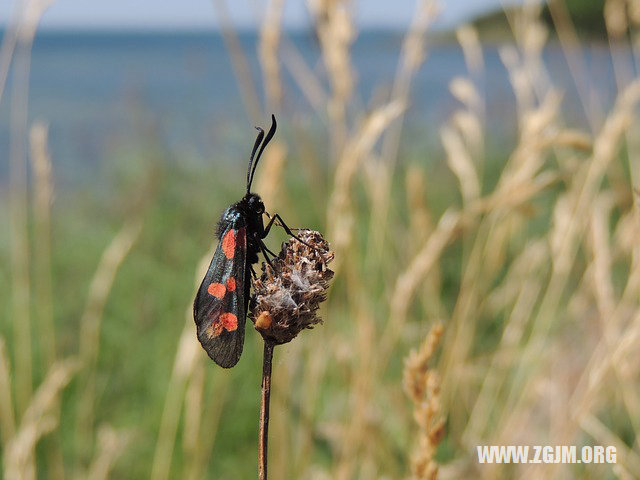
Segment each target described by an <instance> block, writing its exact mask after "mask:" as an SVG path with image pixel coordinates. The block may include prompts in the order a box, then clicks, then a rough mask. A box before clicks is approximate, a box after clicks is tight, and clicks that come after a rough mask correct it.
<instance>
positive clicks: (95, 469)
mask: <svg viewBox="0 0 640 480" xmlns="http://www.w3.org/2000/svg"><path fill="white" fill-rule="evenodd" d="M130 436H131V435H130V434H129V433H128V432H118V431H117V430H115V429H114V428H113V427H111V426H109V425H103V426H101V427H100V428H99V429H98V451H97V452H96V456H95V458H94V459H93V461H92V462H91V465H90V466H89V470H88V472H87V478H91V479H92V480H107V479H108V478H109V474H110V472H111V469H112V468H113V465H114V464H115V462H116V460H117V459H118V457H119V456H120V455H121V454H122V452H124V450H125V449H126V448H127V444H128V443H129V441H130Z"/></svg>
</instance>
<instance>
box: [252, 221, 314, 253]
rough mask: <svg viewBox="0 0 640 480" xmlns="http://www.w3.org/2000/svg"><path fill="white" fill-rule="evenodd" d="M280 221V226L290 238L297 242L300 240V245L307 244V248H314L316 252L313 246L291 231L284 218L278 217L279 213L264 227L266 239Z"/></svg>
mask: <svg viewBox="0 0 640 480" xmlns="http://www.w3.org/2000/svg"><path fill="white" fill-rule="evenodd" d="M276 219H278V221H279V222H280V226H281V227H282V228H283V229H284V231H285V232H287V235H289V236H290V237H293V238H295V239H296V240H298V241H299V242H300V243H303V244H305V245H306V246H307V247H309V248H312V249H313V250H315V248H314V247H312V246H311V245H309V244H308V243H307V242H305V241H304V240H302V239H301V238H300V237H298V236H297V235H296V234H294V233H293V232H292V231H291V229H290V228H289V227H288V226H287V224H286V223H284V220H283V219H282V217H281V216H280V215H278V214H277V213H274V214H273V215H272V216H271V217H270V220H269V223H267V226H266V227H264V236H265V237H266V236H267V234H268V233H269V230H271V227H272V226H273V223H274V221H275V220H276ZM294 230H300V229H299V228H294Z"/></svg>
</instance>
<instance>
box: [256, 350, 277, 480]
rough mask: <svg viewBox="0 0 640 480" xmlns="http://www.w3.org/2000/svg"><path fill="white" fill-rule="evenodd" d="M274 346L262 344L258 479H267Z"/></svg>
mask: <svg viewBox="0 0 640 480" xmlns="http://www.w3.org/2000/svg"><path fill="white" fill-rule="evenodd" d="M273 347H274V344H273V343H271V342H268V341H265V342H264V356H263V358H262V394H261V396H260V431H259V437H258V478H259V480H266V479H267V446H268V441H269V401H270V399H271V366H272V363H273Z"/></svg>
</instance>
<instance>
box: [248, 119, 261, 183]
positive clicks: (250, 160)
mask: <svg viewBox="0 0 640 480" xmlns="http://www.w3.org/2000/svg"><path fill="white" fill-rule="evenodd" d="M256 130H258V137H257V138H256V141H255V143H254V144H253V150H251V157H249V168H247V193H249V188H250V187H251V181H250V180H249V179H250V177H251V164H252V163H253V156H254V155H255V154H256V150H258V147H259V146H260V143H261V142H262V139H263V138H264V130H263V129H261V128H260V127H256ZM258 158H260V156H258ZM256 163H258V161H257V160H256Z"/></svg>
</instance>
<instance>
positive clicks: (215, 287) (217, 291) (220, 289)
mask: <svg viewBox="0 0 640 480" xmlns="http://www.w3.org/2000/svg"><path fill="white" fill-rule="evenodd" d="M226 291H227V289H226V287H225V286H224V285H223V284H221V283H212V284H211V285H209V288H207V292H209V295H213V296H214V297H216V298H222V297H224V294H225V292H226Z"/></svg>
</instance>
